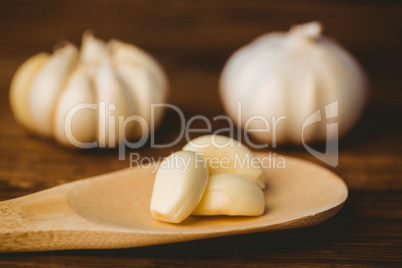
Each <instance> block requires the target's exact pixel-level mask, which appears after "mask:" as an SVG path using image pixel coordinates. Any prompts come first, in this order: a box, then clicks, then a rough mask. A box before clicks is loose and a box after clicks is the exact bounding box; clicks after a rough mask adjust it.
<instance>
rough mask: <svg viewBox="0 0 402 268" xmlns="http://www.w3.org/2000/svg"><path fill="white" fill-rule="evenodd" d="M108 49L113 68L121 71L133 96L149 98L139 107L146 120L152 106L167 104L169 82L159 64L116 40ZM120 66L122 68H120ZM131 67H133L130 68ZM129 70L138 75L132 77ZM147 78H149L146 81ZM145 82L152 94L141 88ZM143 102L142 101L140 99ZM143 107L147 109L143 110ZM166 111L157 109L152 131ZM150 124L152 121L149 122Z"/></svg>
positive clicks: (149, 56) (147, 55) (143, 52)
mask: <svg viewBox="0 0 402 268" xmlns="http://www.w3.org/2000/svg"><path fill="white" fill-rule="evenodd" d="M108 48H109V50H110V57H111V61H112V62H113V66H115V67H116V68H117V69H120V71H121V72H120V73H121V75H122V79H123V80H125V81H126V83H127V84H128V85H129V87H130V88H131V92H132V94H133V96H138V97H140V98H142V97H143V95H146V96H149V97H150V99H149V102H143V105H139V109H140V110H141V111H142V113H143V114H144V116H145V118H148V117H150V116H151V115H150V114H151V105H152V104H161V103H165V102H166V100H167V95H168V92H169V87H168V80H167V77H166V75H165V72H164V71H163V69H162V67H161V66H160V65H159V63H158V62H157V61H156V60H155V59H154V58H153V57H152V56H151V55H150V54H148V53H147V52H145V51H144V50H142V49H140V48H138V47H136V46H134V45H131V44H127V43H124V42H121V41H119V40H116V39H112V40H110V41H109V43H108ZM119 66H120V67H121V68H119ZM128 66H131V67H128ZM129 69H131V70H133V69H135V70H137V71H136V73H137V74H136V75H135V76H134V75H131V77H130V75H129V74H128V73H125V72H128V71H129ZM145 78H147V79H146V80H145ZM145 81H148V82H147V85H148V86H149V87H151V88H152V89H153V91H152V94H150V95H149V92H145V91H144V90H143V89H142V88H141V87H140V86H141V85H143V83H144V82H145ZM140 100H141V101H142V99H140ZM143 106H144V107H145V108H143ZM163 113H164V109H162V108H155V109H154V118H153V124H152V125H150V127H151V128H150V131H154V129H152V127H153V126H157V125H159V123H160V121H161V119H162V117H163ZM148 122H150V121H148Z"/></svg>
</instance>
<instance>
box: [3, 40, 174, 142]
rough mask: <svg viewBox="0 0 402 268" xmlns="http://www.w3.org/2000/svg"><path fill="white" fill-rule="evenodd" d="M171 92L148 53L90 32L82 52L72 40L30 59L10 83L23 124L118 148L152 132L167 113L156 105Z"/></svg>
mask: <svg viewBox="0 0 402 268" xmlns="http://www.w3.org/2000/svg"><path fill="white" fill-rule="evenodd" d="M167 97H168V81H167V78H166V75H165V73H164V71H163V70H162V68H161V67H160V65H159V64H158V63H157V61H156V60H155V59H154V58H152V57H151V56H150V55H149V54H148V53H146V52H145V51H143V50H141V49H139V48H137V47H135V46H134V45H131V44H127V43H123V42H121V41H118V40H110V41H109V42H108V43H106V42H104V41H102V40H100V39H97V38H95V37H94V36H93V35H91V34H89V33H86V34H84V36H83V42H82V47H81V50H80V51H78V49H77V48H76V47H75V46H74V45H73V44H70V43H67V44H64V46H62V47H61V48H58V49H56V51H55V52H54V53H53V54H52V55H49V54H47V53H39V54H37V55H35V56H33V57H31V58H29V59H28V60H27V61H25V62H24V63H23V64H22V65H21V66H20V67H19V69H18V70H17V72H16V73H15V75H14V77H13V80H12V83H11V87H10V104H11V108H12V110H13V113H14V115H15V117H16V119H17V120H18V121H19V122H20V123H21V124H22V125H24V126H25V127H26V128H28V129H29V130H30V131H32V132H34V133H36V134H39V135H42V136H48V137H54V138H55V139H56V140H57V141H58V142H60V143H62V144H65V145H75V146H78V147H95V146H99V147H114V146H117V145H118V144H119V142H122V141H123V140H124V141H125V140H126V139H127V140H131V139H138V138H141V137H143V136H147V135H148V134H149V133H150V132H152V131H153V130H154V129H153V128H154V127H156V126H157V125H158V124H159V123H160V121H161V117H162V116H163V109H162V108H159V107H158V109H155V111H154V112H155V113H154V117H153V118H151V117H152V116H151V115H152V111H151V104H162V103H165V102H166V99H167ZM133 115H135V116H136V117H133V118H132V119H130V116H133ZM126 119H127V121H126V122H125V121H124V120H126ZM152 121H153V122H152Z"/></svg>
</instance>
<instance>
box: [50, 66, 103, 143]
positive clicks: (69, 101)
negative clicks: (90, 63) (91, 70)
mask: <svg viewBox="0 0 402 268" xmlns="http://www.w3.org/2000/svg"><path fill="white" fill-rule="evenodd" d="M94 102H95V96H94V89H93V88H92V84H91V81H90V79H89V78H88V76H87V75H86V73H85V72H84V70H83V69H82V68H77V69H76V70H75V71H74V72H73V74H72V75H71V77H70V79H69V81H68V83H67V86H66V88H65V89H64V90H63V92H62V93H61V95H60V97H59V100H58V102H57V103H56V108H55V114H54V124H53V133H54V136H55V138H56V140H57V141H58V142H60V143H62V144H65V145H75V146H78V147H81V148H84V147H86V146H87V145H85V144H83V143H91V142H93V141H94V140H95V133H96V111H97V109H96V108H95V107H92V108H91V107H89V105H92V106H96V105H95V104H94Z"/></svg>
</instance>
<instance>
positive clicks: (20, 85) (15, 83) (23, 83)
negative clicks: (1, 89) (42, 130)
mask: <svg viewBox="0 0 402 268" xmlns="http://www.w3.org/2000/svg"><path fill="white" fill-rule="evenodd" d="M48 58H49V54H47V53H39V54H36V55H35V56H32V57H31V58H29V59H28V60H26V61H25V62H24V63H23V64H22V65H21V66H20V67H19V68H18V70H17V71H16V73H15V75H14V77H13V79H12V81H11V86H10V105H11V109H12V110H13V113H14V115H15V117H16V119H17V120H18V122H20V123H21V124H22V125H23V126H25V127H26V128H28V129H29V130H33V129H34V128H35V125H33V124H32V121H31V115H30V111H29V109H28V95H29V90H30V89H31V85H32V82H33V80H34V78H35V76H36V74H37V73H38V72H39V70H40V69H41V67H42V66H43V64H44V63H45V62H46V61H47V60H48Z"/></svg>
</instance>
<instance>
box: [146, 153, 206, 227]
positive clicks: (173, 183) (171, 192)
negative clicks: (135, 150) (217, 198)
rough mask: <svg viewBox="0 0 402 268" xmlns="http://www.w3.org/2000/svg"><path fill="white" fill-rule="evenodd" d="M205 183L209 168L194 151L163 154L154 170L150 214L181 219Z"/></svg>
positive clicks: (196, 199)
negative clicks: (156, 168) (165, 155)
mask: <svg viewBox="0 0 402 268" xmlns="http://www.w3.org/2000/svg"><path fill="white" fill-rule="evenodd" d="M207 183H208V169H207V168H206V165H205V162H204V160H203V158H202V157H201V156H200V155H198V154H196V153H194V152H185V151H180V152H176V153H174V154H171V155H170V156H169V157H167V158H165V159H164V160H163V161H162V162H161V163H160V166H159V168H158V171H157V173H156V177H155V182H154V188H153V192H152V199H151V213H152V216H153V217H154V218H155V219H157V220H160V221H165V222H170V223H180V222H181V221H183V220H184V219H185V218H187V217H188V216H189V215H190V214H191V213H192V212H193V210H194V209H195V207H196V206H197V205H198V203H199V202H200V200H201V198H202V195H203V194H204V190H205V187H206V186H207Z"/></svg>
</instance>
